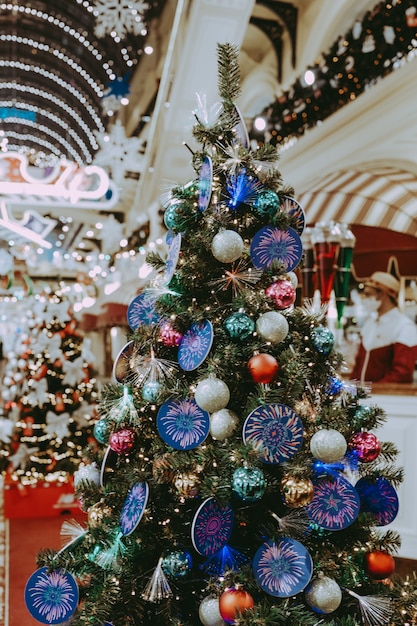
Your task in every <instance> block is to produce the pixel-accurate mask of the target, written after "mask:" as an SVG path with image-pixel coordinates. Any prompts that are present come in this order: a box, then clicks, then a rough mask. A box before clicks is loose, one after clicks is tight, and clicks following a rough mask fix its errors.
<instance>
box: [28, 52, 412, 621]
mask: <svg viewBox="0 0 417 626" xmlns="http://www.w3.org/2000/svg"><path fill="white" fill-rule="evenodd" d="M218 68H219V81H218V82H219V94H220V98H221V103H220V104H217V105H213V107H212V108H211V109H210V110H208V109H207V107H206V106H205V104H204V99H200V100H199V105H198V108H197V109H196V110H195V111H194V114H195V119H196V123H195V126H194V131H193V134H194V138H195V140H196V143H198V144H199V146H200V149H199V150H198V151H195V152H193V166H194V168H195V172H196V177H195V179H194V180H192V181H190V182H187V183H185V184H183V185H180V184H178V185H177V186H174V187H173V188H172V189H171V191H170V192H169V193H168V194H166V195H165V196H164V198H163V205H164V208H165V213H164V221H165V225H166V227H167V229H168V233H167V242H168V246H169V248H168V253H167V258H166V259H163V258H161V257H159V256H157V255H155V254H154V255H151V256H149V258H148V261H149V263H151V264H152V265H153V267H154V270H155V271H154V275H153V276H152V278H151V280H150V282H149V285H148V286H147V288H146V289H144V290H143V291H142V293H140V294H139V295H138V296H136V297H135V298H134V300H132V302H131V304H130V306H129V310H128V320H129V325H130V327H131V334H130V335H129V337H128V338H127V339H128V341H127V343H126V346H125V347H124V348H123V349H122V350H121V352H120V354H119V355H118V357H117V359H116V361H115V364H114V378H115V382H114V383H113V384H110V385H108V386H106V387H104V388H103V390H102V394H101V398H100V402H99V407H98V415H99V420H98V421H97V423H96V425H95V431H94V432H95V437H96V439H97V440H98V442H99V443H100V444H101V445H100V447H99V448H98V449H97V448H96V447H95V446H90V448H89V449H87V450H86V451H85V456H84V460H85V462H86V464H85V465H84V467H83V468H82V471H81V473H80V474H78V473H77V479H76V493H77V496H78V497H79V498H80V502H81V503H82V507H83V509H84V510H85V511H86V513H87V520H86V524H85V526H82V525H79V524H75V523H74V524H73V525H68V524H67V525H66V526H65V528H64V531H65V534H64V545H63V548H62V549H61V550H60V551H59V552H56V551H54V550H51V549H45V550H43V551H42V552H41V553H40V554H39V555H38V566H39V569H38V570H36V571H35V572H34V574H33V575H32V577H31V578H30V579H29V581H28V583H27V588H26V603H27V606H28V608H29V610H30V612H31V613H32V615H35V616H37V615H40V614H41V611H43V613H42V615H43V619H45V617H47V616H51V619H53V618H54V619H56V621H54V622H53V623H59V622H63V621H66V620H68V619H69V618H70V617H71V616H72V617H71V624H72V625H73V626H74V625H87V624H88V625H92V626H93V625H94V626H96V625H97V624H107V623H111V624H112V625H113V626H127V625H133V624H134V625H138V626H139V625H148V624H149V625H151V624H152V626H159V625H160V626H165V625H166V624H174V625H175V624H176V625H177V626H179V625H181V626H196V625H197V624H203V625H204V626H219V625H221V624H225V623H227V624H239V625H243V624H245V625H246V624H247V625H249V624H251V625H255V624H257V625H259V624H262V625H265V626H268V625H273V624H282V625H284V624H285V625H287V624H294V625H295V624H297V625H299V626H301V625H302V626H306V625H308V624H310V625H314V624H331V625H337V624H338V625H340V626H355V625H358V626H359V625H361V624H364V625H365V626H379V625H383V624H404V623H406V620H407V619H409V621H410V622H411V619H415V618H414V617H413V616H414V615H415V606H416V604H415V591H414V585H413V584H412V583H411V582H409V581H408V582H407V585H409V587H408V589H406V587H405V586H404V585H403V584H402V583H398V582H395V580H393V579H392V578H391V579H390V580H389V581H388V582H387V580H386V579H387V578H389V577H390V576H391V575H392V574H393V573H394V568H395V561H394V558H393V554H395V553H396V551H397V549H398V546H399V537H398V536H397V534H396V533H394V532H393V531H391V530H389V531H387V530H386V529H384V526H386V525H387V524H389V523H390V522H391V521H392V519H394V517H395V515H396V513H397V509H398V498H397V495H396V487H397V486H398V484H399V483H400V482H401V479H402V472H401V469H398V468H396V466H395V457H396V454H397V451H396V450H395V448H394V446H393V445H392V444H390V443H381V442H380V441H379V440H378V438H377V436H376V435H375V434H374V432H373V431H374V430H375V429H376V428H377V427H378V425H380V424H381V423H382V422H383V421H384V418H385V416H384V414H383V411H382V410H381V409H379V408H378V407H375V406H372V404H371V403H370V402H369V399H368V395H367V390H366V389H364V388H359V387H357V385H356V384H355V383H353V382H350V381H344V380H343V379H342V377H341V376H340V374H339V372H340V368H341V365H342V360H343V359H342V357H341V356H340V355H339V354H338V353H337V352H336V350H335V347H334V337H333V335H332V333H331V332H330V330H329V329H328V327H327V325H326V309H325V307H323V308H321V309H320V310H319V311H318V312H317V310H315V308H314V307H313V305H310V304H309V303H308V302H306V303H305V304H304V305H303V306H302V307H299V306H295V301H296V285H297V278H296V271H297V268H298V267H299V266H300V264H302V246H301V243H300V241H301V239H300V235H301V233H302V230H303V227H304V221H305V219H304V214H303V211H302V209H301V207H300V206H299V205H298V203H297V202H296V200H295V199H294V197H293V191H292V190H291V189H290V188H287V187H285V185H284V184H283V182H282V179H281V176H280V173H279V171H278V169H277V167H276V163H277V158H278V155H277V152H276V148H274V147H272V146H270V145H260V146H257V147H256V148H255V149H253V148H251V147H250V144H249V140H248V137H247V133H246V129H245V127H244V124H243V123H242V118H241V116H240V113H239V110H238V109H237V107H236V105H235V101H236V99H237V97H238V95H239V66H238V52H237V50H236V48H234V47H233V46H230V45H227V44H225V45H219V46H218ZM98 468H99V469H98ZM57 590H58V591H59V592H60V593H55V592H56V591H57ZM49 591H51V593H49ZM52 592H53V593H52ZM61 592H62V593H61ZM54 598H55V599H54ZM56 598H59V599H58V600H56ZM413 623H415V622H413Z"/></svg>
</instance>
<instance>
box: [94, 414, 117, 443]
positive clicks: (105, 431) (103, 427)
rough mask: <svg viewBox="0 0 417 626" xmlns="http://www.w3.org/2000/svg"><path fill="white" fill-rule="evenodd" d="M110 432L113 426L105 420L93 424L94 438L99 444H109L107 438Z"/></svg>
mask: <svg viewBox="0 0 417 626" xmlns="http://www.w3.org/2000/svg"><path fill="white" fill-rule="evenodd" d="M112 432H113V425H112V424H110V423H109V422H108V421H107V420H105V419H101V420H98V422H96V423H95V424H94V430H93V433H94V437H95V438H96V439H97V441H98V442H99V443H103V444H104V445H107V444H108V443H109V438H110V435H111V433H112Z"/></svg>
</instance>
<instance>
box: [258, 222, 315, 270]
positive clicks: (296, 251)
mask: <svg viewBox="0 0 417 626" xmlns="http://www.w3.org/2000/svg"><path fill="white" fill-rule="evenodd" d="M302 253H303V246H302V243H301V239H300V236H299V234H298V233H297V232H296V231H295V230H294V229H293V228H287V229H286V230H280V229H279V228H276V227H275V226H265V227H264V228H261V229H260V230H258V232H257V233H256V234H255V236H254V237H253V239H252V242H251V245H250V256H251V259H252V263H253V264H254V266H255V267H256V268H258V269H267V268H269V267H270V266H271V265H272V263H274V262H276V263H281V264H282V265H283V266H284V269H285V271H286V272H291V271H292V270H294V269H295V268H296V267H297V265H298V264H299V262H300V261H301V257H302Z"/></svg>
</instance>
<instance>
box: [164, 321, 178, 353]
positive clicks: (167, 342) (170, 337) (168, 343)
mask: <svg viewBox="0 0 417 626" xmlns="http://www.w3.org/2000/svg"><path fill="white" fill-rule="evenodd" d="M160 332H161V341H162V343H163V344H164V346H165V347H167V348H173V347H175V346H179V345H180V343H181V339H182V334H181V333H180V332H178V330H175V328H173V327H172V325H171V323H170V322H165V324H162V326H161V331H160Z"/></svg>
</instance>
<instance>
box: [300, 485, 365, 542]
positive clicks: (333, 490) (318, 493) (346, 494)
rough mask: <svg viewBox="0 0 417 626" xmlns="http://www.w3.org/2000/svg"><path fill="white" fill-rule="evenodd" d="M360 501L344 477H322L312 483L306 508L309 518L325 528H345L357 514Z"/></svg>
mask: <svg viewBox="0 0 417 626" xmlns="http://www.w3.org/2000/svg"><path fill="white" fill-rule="evenodd" d="M359 510H360V501H359V496H358V493H357V491H356V489H355V488H354V487H352V485H351V484H350V483H349V482H348V481H347V480H345V479H344V478H341V477H337V478H323V479H320V480H318V481H317V482H316V483H315V484H314V497H313V500H312V501H311V502H310V504H309V505H308V506H307V508H306V512H307V515H308V516H309V518H310V519H311V520H312V521H313V522H315V523H316V524H318V525H319V526H320V527H321V528H325V529H326V530H342V529H344V528H347V527H348V526H350V525H351V524H353V522H354V521H355V520H356V518H357V517H358V515H359Z"/></svg>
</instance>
